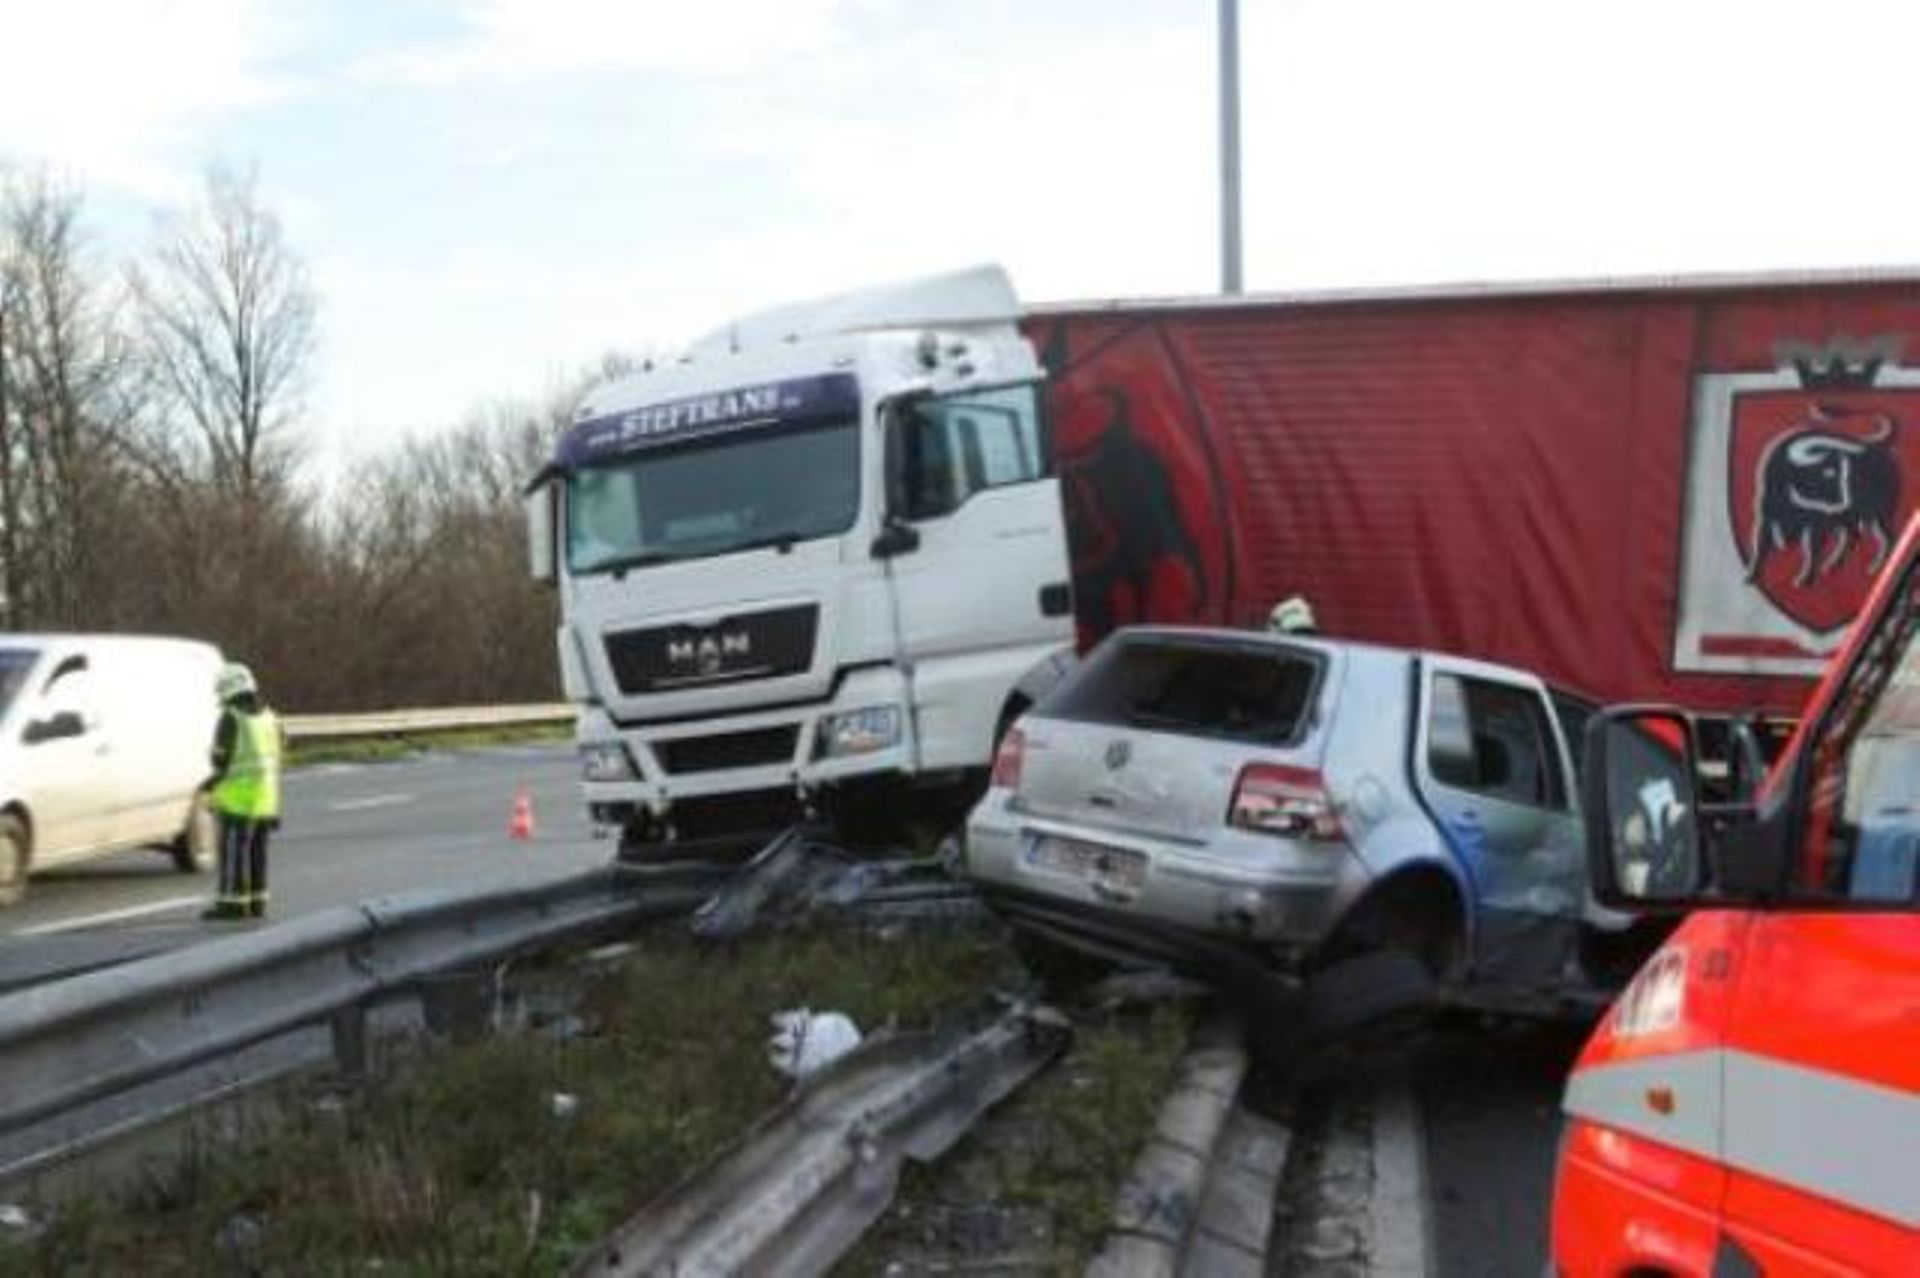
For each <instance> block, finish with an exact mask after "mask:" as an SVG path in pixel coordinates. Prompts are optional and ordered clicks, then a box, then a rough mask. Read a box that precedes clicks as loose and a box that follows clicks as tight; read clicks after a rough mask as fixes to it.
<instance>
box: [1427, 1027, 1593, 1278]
mask: <svg viewBox="0 0 1920 1278" xmlns="http://www.w3.org/2000/svg"><path fill="white" fill-rule="evenodd" d="M1586 1035H1587V1027H1584V1026H1577V1025H1576V1026H1569V1025H1541V1024H1527V1023H1521V1022H1503V1023H1496V1024H1489V1025H1475V1024H1472V1023H1470V1022H1465V1021H1463V1022H1460V1023H1456V1024H1452V1025H1450V1026H1448V1027H1447V1028H1446V1029H1445V1030H1444V1031H1442V1032H1441V1033H1440V1034H1439V1035H1437V1036H1436V1038H1435V1040H1434V1041H1433V1042H1432V1044H1431V1045H1430V1047H1429V1048H1428V1050H1427V1051H1426V1052H1424V1053H1423V1054H1422V1056H1421V1058H1420V1060H1419V1063H1418V1064H1417V1066H1416V1067H1415V1069H1414V1072H1413V1082H1414V1091H1415V1095H1416V1096H1417V1097H1418V1099H1419V1101H1420V1106H1421V1109H1422V1110H1423V1111H1424V1115H1425V1120H1426V1135H1427V1190H1428V1194H1429V1195H1430V1198H1431V1210H1432V1213H1433V1216H1432V1224H1433V1246H1434V1251H1435V1260H1436V1261H1437V1269H1438V1272H1439V1278H1508V1276H1509V1275H1511V1276H1512V1278H1539V1275H1540V1274H1541V1273H1542V1272H1543V1270H1544V1268H1545V1265H1546V1260H1547V1241H1548V1238H1547V1236H1548V1221H1549V1215H1550V1210H1551V1207H1552V1203H1553V1166H1554V1156H1555V1151H1556V1149H1557V1147H1558V1143H1559V1134H1560V1096H1561V1093H1562V1091H1563V1090H1564V1089H1565V1086H1566V1080H1567V1072H1568V1070H1569V1069H1571V1068H1572V1065H1573V1060H1574V1057H1575V1056H1576V1055H1578V1053H1579V1050H1580V1044H1581V1043H1582V1042H1583V1041H1584V1040H1585V1038H1586Z"/></svg>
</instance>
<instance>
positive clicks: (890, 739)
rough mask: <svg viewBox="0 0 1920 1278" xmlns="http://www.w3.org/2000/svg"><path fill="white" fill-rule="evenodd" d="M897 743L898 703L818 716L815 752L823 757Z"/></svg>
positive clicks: (898, 740) (837, 756)
mask: <svg viewBox="0 0 1920 1278" xmlns="http://www.w3.org/2000/svg"><path fill="white" fill-rule="evenodd" d="M899 744H900V707H898V706H875V707H873V708H872V709H870V710H854V711H850V712H849V713H847V714H836V715H829V716H828V717H827V718H825V719H822V720H821V721H820V739H819V743H818V749H817V751H816V753H817V754H818V755H819V756H820V757H821V758H823V759H839V758H845V757H847V756H848V755H856V754H872V753H873V752H874V751H876V750H886V749H889V748H891V747H893V746H896V745H899Z"/></svg>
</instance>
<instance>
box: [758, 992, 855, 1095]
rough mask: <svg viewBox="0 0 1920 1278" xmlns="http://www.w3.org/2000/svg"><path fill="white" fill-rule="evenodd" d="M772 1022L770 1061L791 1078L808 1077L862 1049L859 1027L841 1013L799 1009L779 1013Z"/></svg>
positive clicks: (768, 1049) (768, 1058)
mask: <svg viewBox="0 0 1920 1278" xmlns="http://www.w3.org/2000/svg"><path fill="white" fill-rule="evenodd" d="M771 1020H772V1021H773V1037H772V1038H771V1039H769V1040H768V1042H767V1060H768V1061H770V1062H771V1063H772V1065H773V1067H774V1068H775V1069H777V1070H779V1071H780V1072H781V1073H782V1074H785V1075H786V1076H787V1077H788V1078H791V1079H796V1080H798V1079H803V1078H807V1077H808V1076H810V1075H812V1074H815V1073H817V1072H819V1071H820V1070H823V1069H825V1068H826V1067H827V1066H829V1065H831V1064H833V1062H835V1061H837V1060H839V1059H840V1058H841V1057H842V1056H845V1055H846V1054H847V1053H848V1052H851V1051H852V1050H853V1049H854V1048H856V1047H858V1046H860V1030H859V1027H858V1026H856V1025H855V1024H854V1023H853V1022H852V1021H851V1020H849V1019H848V1018H847V1016H846V1015H845V1014H844V1013H841V1012H815V1011H813V1010H812V1009H810V1008H805V1007H796V1008H790V1009H788V1010H787V1011H784V1012H775V1013H774V1014H773V1016H772V1017H771Z"/></svg>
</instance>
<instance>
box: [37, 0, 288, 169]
mask: <svg viewBox="0 0 1920 1278" xmlns="http://www.w3.org/2000/svg"><path fill="white" fill-rule="evenodd" d="M5 37H6V47H7V55H6V69H5V73H4V74H0V157H7V158H11V159H14V160H17V161H27V162H45V163H49V164H51V165H53V166H55V167H56V169H58V170H61V171H65V172H70V173H73V174H76V175H78V176H80V177H82V178H84V179H86V180H88V181H90V182H97V183H101V184H105V185H108V186H117V187H121V188H125V189H128V190H131V191H133V192H136V193H139V194H142V195H149V196H156V195H157V196H167V197H172V196H175V195H177V194H178V193H179V190H180V187H181V178H180V174H179V170H178V166H177V161H179V160H181V159H182V158H183V153H184V152H187V151H188V150H190V149H191V148H193V147H194V146H195V145H196V144H198V143H199V142H200V141H201V140H202V139H203V137H204V131H205V129H206V128H207V127H208V126H209V125H211V124H212V123H214V122H217V121H218V120H220V119H222V118H224V117H226V116H228V115H230V114H231V113H233V112H235V111H238V110H241V109H244V108H247V107H250V106H255V105H258V104H260V103H263V102H266V101H269V100H272V99H273V98H275V97H276V96H278V95H279V94H281V93H283V92H284V91H286V88H287V86H286V84H285V83H284V82H282V81H279V80H276V78H275V77H274V76H273V75H272V74H271V73H270V72H269V71H268V70H267V69H266V66H265V63H266V61H267V59H268V58H269V57H270V56H271V52H272V49H273V47H274V44H275V32H274V24H273V22H272V16H271V14H270V13H269V11H268V8H267V5H266V4H265V3H264V2H263V0H173V3H169V4H150V3H143V4H126V3H116V2H115V0H60V2H59V3H54V4H28V3H16V4H10V5H8V6H7V15H6V19H5Z"/></svg>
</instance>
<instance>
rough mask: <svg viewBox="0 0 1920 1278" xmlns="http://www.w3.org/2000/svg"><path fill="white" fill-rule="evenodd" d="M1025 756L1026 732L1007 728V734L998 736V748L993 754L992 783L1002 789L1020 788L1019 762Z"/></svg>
mask: <svg viewBox="0 0 1920 1278" xmlns="http://www.w3.org/2000/svg"><path fill="white" fill-rule="evenodd" d="M1026 757H1027V734H1026V733H1024V732H1022V731H1020V729H1018V728H1008V729H1007V735H1006V736H1004V737H1001V738H1000V748H999V749H998V750H996V751H995V752H994V755H993V784H994V786H995V787H996V788H998V789H1002V790H1017V789H1019V788H1020V764H1021V761H1022V760H1024V759H1025V758H1026Z"/></svg>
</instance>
